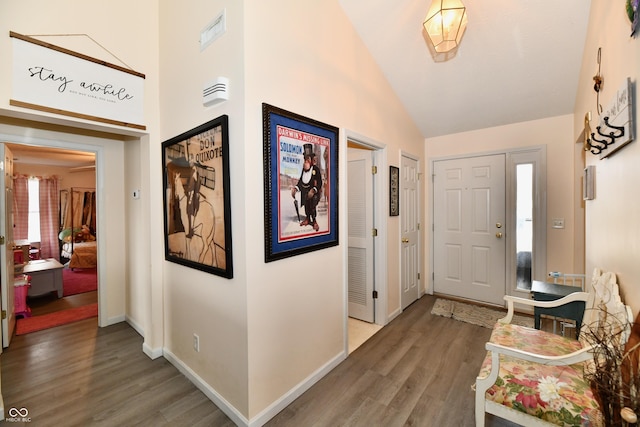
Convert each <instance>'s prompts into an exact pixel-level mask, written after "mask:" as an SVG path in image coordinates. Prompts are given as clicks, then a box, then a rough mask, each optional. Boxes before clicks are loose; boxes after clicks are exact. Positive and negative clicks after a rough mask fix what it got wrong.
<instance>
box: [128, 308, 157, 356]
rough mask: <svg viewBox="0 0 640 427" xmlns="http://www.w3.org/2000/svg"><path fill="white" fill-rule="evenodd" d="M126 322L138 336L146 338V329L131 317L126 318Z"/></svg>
mask: <svg viewBox="0 0 640 427" xmlns="http://www.w3.org/2000/svg"><path fill="white" fill-rule="evenodd" d="M125 321H126V322H127V323H128V324H129V326H131V327H132V328H133V329H134V330H135V331H136V332H137V333H138V335H140V336H141V337H143V338H144V328H143V327H142V326H140V324H139V323H138V322H136V321H135V320H133V319H132V318H131V317H129V316H126V318H125ZM161 356H162V355H161Z"/></svg>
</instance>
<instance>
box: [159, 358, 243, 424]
mask: <svg viewBox="0 0 640 427" xmlns="http://www.w3.org/2000/svg"><path fill="white" fill-rule="evenodd" d="M163 355H164V357H165V359H167V360H168V361H169V363H171V364H172V365H173V366H175V367H176V368H177V369H178V370H179V371H180V372H181V373H182V374H183V375H184V376H185V377H187V379H188V380H189V381H191V382H192V383H193V384H194V385H195V386H196V387H198V389H199V390H200V391H201V392H203V393H204V394H205V396H207V397H208V398H209V400H211V401H212V402H213V403H214V404H215V405H216V406H217V407H218V408H220V410H221V411H222V412H224V413H225V414H226V415H227V416H228V417H229V418H231V421H233V422H234V423H235V424H236V425H237V426H240V427H249V422H248V420H247V419H246V418H245V417H244V416H243V415H242V414H241V413H240V412H238V410H237V409H236V408H235V407H234V406H233V405H232V404H230V403H229V402H227V401H226V399H225V398H224V397H222V396H221V395H220V394H219V393H218V392H217V391H215V390H214V389H213V388H212V387H211V386H210V385H209V384H207V383H206V382H205V381H204V380H203V379H202V378H200V376H199V375H198V374H196V373H195V372H193V370H192V369H191V368H189V367H188V366H187V365H185V364H184V363H183V362H182V360H180V359H178V358H177V357H176V356H175V355H174V354H173V353H171V352H170V351H168V350H166V349H165V350H164V352H163Z"/></svg>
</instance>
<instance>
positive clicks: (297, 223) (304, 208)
mask: <svg viewBox="0 0 640 427" xmlns="http://www.w3.org/2000/svg"><path fill="white" fill-rule="evenodd" d="M262 125H263V140H264V141H263V142H264V186H265V187H264V199H265V217H264V227H265V233H264V235H265V262H270V261H275V260H278V259H282V258H286V257H290V256H294V255H298V254H301V253H305V252H310V251H315V250H319V249H323V248H327V247H330V246H336V245H337V244H338V128H336V127H334V126H331V125H328V124H325V123H321V122H318V121H316V120H312V119H309V118H306V117H303V116H300V115H298V114H294V113H291V112H288V111H285V110H282V109H280V108H277V107H274V106H271V105H268V104H262Z"/></svg>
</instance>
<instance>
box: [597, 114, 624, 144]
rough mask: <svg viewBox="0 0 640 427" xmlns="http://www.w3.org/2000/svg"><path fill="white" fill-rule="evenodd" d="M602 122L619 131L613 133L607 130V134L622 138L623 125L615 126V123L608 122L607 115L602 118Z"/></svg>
mask: <svg viewBox="0 0 640 427" xmlns="http://www.w3.org/2000/svg"><path fill="white" fill-rule="evenodd" d="M604 124H605V125H606V126H607V127H609V128H611V129H615V130H617V131H618V132H619V133H618V134H616V135H614V132H609V135H608V136H611V137H612V138H614V139H617V138H622V137H623V136H624V126H615V125H612V124H610V123H609V117H605V118H604ZM598 132H600V131H599V130H598Z"/></svg>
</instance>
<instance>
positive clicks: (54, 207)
mask: <svg viewBox="0 0 640 427" xmlns="http://www.w3.org/2000/svg"><path fill="white" fill-rule="evenodd" d="M59 187H60V184H59V181H58V178H57V177H50V178H41V179H40V257H41V258H55V259H57V260H58V261H59V260H60V246H59V245H58V231H59V230H58V228H59V222H60V188H59Z"/></svg>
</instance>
